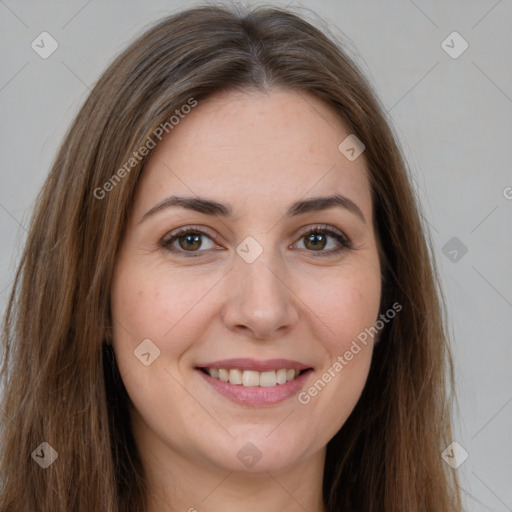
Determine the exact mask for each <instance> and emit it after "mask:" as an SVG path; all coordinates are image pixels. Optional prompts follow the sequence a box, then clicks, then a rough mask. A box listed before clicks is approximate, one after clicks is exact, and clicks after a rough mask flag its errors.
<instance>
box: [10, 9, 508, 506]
mask: <svg viewBox="0 0 512 512" xmlns="http://www.w3.org/2000/svg"><path fill="white" fill-rule="evenodd" d="M195 3H197V2H186V3H185V2H183V1H169V0H167V1H164V0H151V1H147V0H146V1H144V2H142V1H135V0H130V1H123V2H121V1H119V0H118V1H113V0H108V1H101V0H91V1H88V2H87V1H86V0H73V1H56V0H51V1H50V0H47V1H45V2H37V1H36V0H33V1H17V0H0V48H1V49H2V50H1V71H0V73H1V74H0V109H1V113H2V115H1V135H2V136H1V143H0V144H1V146H0V147H1V157H2V161H1V174H0V233H1V234H0V237H1V238H0V240H1V244H0V306H1V308H2V311H3V310H4V308H5V304H6V300H7V296H8V290H9V288H10V285H11V283H12V279H13V275H14V268H15V264H16V262H17V261H18V258H19V255H20V250H21V246H22V243H23V241H24V239H25V235H26V230H25V226H27V223H28V219H29V216H30V212H31V210H32V207H33V202H34V200H35V197H36V194H37V192H38V191H39V189H40V187H41V186H42V184H43V181H44V179H45V177H46V175H47V173H48V171H49V168H50V166H51V162H52V159H53V157H54V156H55V151H56V149H57V146H58V144H59V142H60V141H61V139H62V137H63V135H64V133H65V131H66V129H67V126H68V125H69V123H70V121H71V120H72V118H73V116H74V115H75V114H76V112H77V109H78V108H79V106H80V105H81V104H82V102H83V101H84V99H85V98H86V96H87V94H88V92H89V89H90V87H91V86H92V85H93V84H94V82H95V80H96V79H97V78H98V76H99V74H100V73H101V72H102V71H103V70H104V69H105V67H106V66H107V65H108V63H109V62H110V60H111V58H112V57H113V56H114V55H116V54H117V53H118V52H119V51H120V50H122V49H123V48H124V47H125V46H126V44H127V43H128V42H130V41H131V40H132V39H133V38H134V37H135V36H136V35H138V34H139V33H141V32H142V31H143V30H144V29H145V28H146V27H148V26H149V25H150V24H151V23H152V22H153V21H155V20H157V19H159V18H160V17H162V16H165V15H167V14H170V13H172V12H175V11H176V10H180V8H182V7H185V6H191V5H193V4H195ZM245 3H246V4H247V3H248V4H253V3H255V2H245ZM290 3H291V5H293V6H299V5H302V6H305V7H307V8H310V9H312V10H314V11H315V12H316V13H318V14H319V15H320V16H321V17H322V18H324V19H325V20H326V21H327V22H328V24H329V26H330V28H331V30H332V31H333V32H334V33H335V34H336V35H338V36H339V37H341V38H342V39H343V40H344V41H345V42H346V44H347V45H348V49H349V53H350V54H351V55H352V56H353V58H355V59H356V61H357V62H358V63H359V65H360V66H361V67H362V68H363V70H364V71H365V72H366V73H367V75H368V76H369V78H370V80H371V81H372V82H373V84H374V86H375V89H376V91H377V93H378V95H379V96H380V98H381V100H382V102H383V104H384V106H385V108H386V110H388V111H389V113H390V116H391V118H392V123H393V126H394V128H395V130H396V132H397V134H398V136H399V138H400V142H401V144H402V146H403V149H404V152H405V156H406V158H407V159H408V163H409V166H410V170H411V173H412V175H413V179H414V183H415V186H416V189H417V192H418V195H419V197H420V198H421V201H422V205H423V208H424V216H425V219H426V222H427V223H428V224H429V225H430V227H431V235H432V240H433V243H434V247H435V257H436V259H437V261H438V264H439V268H440V272H441V277H442V280H443V288H444V292H445V295H446V300H447V304H448V313H449V318H450V330H451V333H452V336H453V350H454V356H455V363H456V368H455V370H456V378H457V394H458V400H459V407H458V408H454V414H455V421H456V425H455V427H456V428H455V434H454V440H455V441H457V442H458V443H459V444H460V445H461V446H463V447H464V449H465V450H466V451H467V452H468V453H469V457H468V458H467V460H466V461H465V462H464V463H463V464H462V465H461V466H460V467H459V469H458V471H459V474H460V476H461V478H462V483H463V486H464V488H465V489H466V493H465V497H464V500H465V503H466V506H467V509H468V511H471V512H473V511H475V512H476V511H481V510H486V511H495V512H506V511H512V486H511V485H510V482H511V481H512V480H511V477H512V462H511V459H512V440H511V435H510V431H511V424H512V421H511V420H512V335H511V333H512V321H511V319H512V314H511V313H512V286H511V285H512V272H511V270H510V261H512V260H511V255H512V239H511V238H512V237H511V220H512V172H511V165H510V163H511V160H512V159H511V146H512V144H511V143H512V121H511V120H512V58H511V52H512V2H511V0H499V1H496V0H489V1H487V0H486V1H448V2H443V1H441V0H438V1H437V0H436V1H420V0H416V1H414V2H413V1H412V0H411V1H409V0H400V1H388V2H382V1H381V2H379V1H371V2H370V1H359V2H357V1H355V0H354V1H352V0H351V1H335V0H332V1H327V0H317V1H315V2H312V1H310V2H302V3H299V2H275V4H276V5H282V6H284V5H287V4H290ZM313 22H315V21H314V19H313ZM43 31H47V32H49V33H50V34H51V35H52V37H53V38H55V39H56V40H57V42H58V44H59V47H58V49H57V50H56V51H55V53H53V54H52V55H51V56H50V57H49V58H47V59H42V58H41V57H40V56H39V55H38V54H37V53H36V52H35V51H34V50H33V49H32V48H31V42H32V41H33V40H34V39H36V37H37V36H38V35H39V34H40V33H41V32H43ZM453 31H457V32H459V33H460V34H461V35H462V37H463V38H464V39H465V40H466V41H467V42H468V44H469V47H468V49H467V50H466V51H465V52H464V53H463V54H462V55H460V56H459V57H458V58H456V59H454V58H452V57H450V56H449V55H448V54H447V53H446V52H445V51H444V50H443V48H442V47H441V43H442V41H443V40H445V38H446V37H447V36H448V35H449V34H451V33H452V32H453ZM449 44H450V45H453V44H456V46H455V49H457V48H458V47H460V46H457V45H458V43H453V44H452V43H451V42H450V43H449ZM507 187H511V188H507ZM507 196H508V198H507ZM453 237H457V238H458V239H459V240H460V242H457V241H453V240H452V241H451V242H450V243H449V244H448V245H446V244H447V243H448V242H449V241H450V240H451V239H452V238H453ZM460 243H462V244H463V245H464V246H465V247H466V248H467V253H465V254H462V251H461V250H460V249H461V247H462V246H461V245H460ZM453 244H455V245H453ZM457 244H459V246H458V247H457ZM443 248H444V249H443ZM454 249H455V250H456V251H457V254H455V253H453V250H454ZM450 253H451V254H450ZM454 258H456V261H452V260H453V259H454ZM418 457H421V446H418Z"/></svg>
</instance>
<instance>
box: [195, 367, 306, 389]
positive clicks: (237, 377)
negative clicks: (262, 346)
mask: <svg viewBox="0 0 512 512" xmlns="http://www.w3.org/2000/svg"><path fill="white" fill-rule="evenodd" d="M201 370H202V371H203V372H205V373H207V374H208V375H209V376H210V377H212V378H214V379H217V380H220V381H222V382H229V383H230V384H234V385H236V386H240V385H241V386H246V387H255V386H261V387H271V386H276V385H282V384H286V383H287V382H290V381H292V380H294V379H295V378H296V377H298V376H299V375H300V374H301V372H304V371H306V370H294V369H286V368H280V369H279V370H269V371H265V372H258V371H255V370H242V369H238V368H232V369H231V370H228V369H226V368H201Z"/></svg>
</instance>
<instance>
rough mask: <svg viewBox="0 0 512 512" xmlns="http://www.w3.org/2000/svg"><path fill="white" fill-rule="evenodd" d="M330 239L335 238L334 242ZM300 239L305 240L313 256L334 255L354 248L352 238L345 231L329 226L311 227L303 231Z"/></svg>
mask: <svg viewBox="0 0 512 512" xmlns="http://www.w3.org/2000/svg"><path fill="white" fill-rule="evenodd" d="M330 239H333V240H334V242H331V241H330ZM300 240H301V241H302V240H304V242H303V244H304V247H305V249H306V250H307V252H309V253H312V254H311V255H312V256H332V255H335V254H338V253H340V252H342V251H344V250H346V249H351V248H352V245H351V242H350V240H349V239H348V238H347V237H346V236H345V235H344V234H343V233H341V232H338V231H337V230H336V231H335V230H334V229H332V228H330V227H329V226H315V227H313V228H310V229H309V230H307V231H306V232H305V233H302V236H301V239H300ZM328 246H330V247H328ZM326 247H327V249H326ZM314 253H316V254H314Z"/></svg>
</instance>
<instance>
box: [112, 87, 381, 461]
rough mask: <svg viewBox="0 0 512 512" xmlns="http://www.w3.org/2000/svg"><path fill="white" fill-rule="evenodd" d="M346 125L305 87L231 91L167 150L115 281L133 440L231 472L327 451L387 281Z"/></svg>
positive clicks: (349, 401) (153, 172)
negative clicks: (344, 148)
mask: <svg viewBox="0 0 512 512" xmlns="http://www.w3.org/2000/svg"><path fill="white" fill-rule="evenodd" d="M349 134H350V132H349V131H347V129H346V128H345V127H344V125H343V124H342V122H341V121H340V120H339V119H338V117H337V116H336V115H335V113H333V112H332V111H331V110H330V109H329V107H327V106H326V105H324V104H323V103H322V102H320V101H319V100H317V99H315V98H314V97H312V96H309V95H306V94H304V93H300V94H299V93H296V92H291V91H287V90H274V91H272V92H270V93H268V94H263V93H260V92H244V93H242V92H223V93H220V94H217V95H216V96H213V97H210V98H209V99H207V100H205V101H204V102H200V103H199V104H198V106H197V107H195V108H194V109H193V110H192V111H191V112H190V113H189V114H187V116H186V117H185V118H184V119H182V120H181V121H180V123H179V125H176V126H174V128H173V130H172V131H170V132H169V134H168V135H167V136H166V138H163V139H162V141H161V142H160V143H159V145H158V146H157V148H156V149H155V150H154V152H153V154H152V156H151V158H150V160H149V162H148V164H147V167H146V168H145V170H144V172H143V173H142V176H141V180H140V181H139V183H138V185H137V187H138V188H137V192H136V197H135V201H134V204H133V209H132V211H131V217H130V219H129V222H128V227H127V231H126V234H125V237H124V239H123V240H122V243H121V247H120V251H119V254H118V259H117V262H116V266H115V269H114V279H113V282H112V288H111V306H112V317H113V325H114V338H113V345H114V351H115V353H116V357H117V362H118V366H119V370H120V373H121V376H122V378H123V381H124V384H125V386H126V389H127V391H128V394H129V396H130V399H131V402H132V404H131V407H132V412H131V414H132V421H133V429H134V434H135V437H136V440H138V441H140V442H144V443H150V444H151V443H152V445H153V446H159V447H160V450H159V453H167V454H169V455H170V456H172V455H175V456H176V457H179V456H181V457H186V458H187V460H189V461H195V462H197V463H198V464H201V465H202V467H212V468H218V469H222V470H227V471H276V470H279V469H283V468H287V467H293V466H294V465H297V464H298V463H300V462H304V461H306V460H307V459H309V458H311V457H314V456H315V455H317V454H322V453H325V452H324V451H325V445H326V444H327V442H328V441H329V440H330V439H331V438H332V437H333V436H334V435H335V433H336V432H337V431H338V430H339V429H340V427H341V426H342V425H343V424H344V422H345V421H346V419H347V417H348V416H349V415H350V413H351V412H352V410H353V408H354V406H355V404H356V402H357V400H358V398H359V396H360V394H361V392H362V389H363V387H364V385H365V382H366V379H367V376H368V371H369V366H370V360H371V355H372V349H373V347H372V342H371V338H368V340H369V341H368V342H367V343H366V344H365V343H361V341H359V340H358V336H360V335H361V333H363V332H365V329H367V328H369V327H372V326H373V325H374V323H375V322H376V320H377V318H378V312H379V311H378V310H379V302H380V294H381V275H380V266H379V259H378V251H377V244H376V237H375V232H374V227H373V225H372V203H371V196H370V187H369V181H368V174H367V169H366V164H365V160H364V153H363V154H362V155H361V156H360V157H358V158H356V159H355V160H349V159H348V158H347V157H345V155H344V154H343V153H342V152H341V151H340V150H339V149H338V146H339V145H340V143H341V142H342V141H343V140H344V139H345V138H346V137H347V136H348V135H349ZM332 196H337V198H338V199H337V200H331V201H330V202H322V201H316V202H311V199H313V198H315V199H322V198H328V197H332ZM171 197H175V198H184V199H182V200H178V199H175V200H174V202H173V201H168V199H169V198H171ZM206 201H208V202H213V203H206ZM171 203H172V204H171ZM156 205H159V206H158V207H157V208H155V206H156ZM359 339H361V336H360V338H359ZM354 343H355V344H354ZM357 347H358V348H357ZM298 370H300V373H299V371H298ZM312 420H314V421H312ZM257 459H259V460H257ZM254 461H257V463H255V462H254Z"/></svg>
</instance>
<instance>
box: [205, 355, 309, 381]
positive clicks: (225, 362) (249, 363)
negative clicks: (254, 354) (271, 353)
mask: <svg viewBox="0 0 512 512" xmlns="http://www.w3.org/2000/svg"><path fill="white" fill-rule="evenodd" d="M196 368H219V369H220V368H224V369H226V370H232V369H238V370H254V371H257V372H265V371H269V370H280V369H283V368H284V369H286V370H307V369H309V368H311V366H310V365H307V364H303V363H301V362H299V361H293V360H291V359H267V360H265V361H258V360H257V359H250V358H238V359H222V360H221V361H214V362H210V363H204V364H198V365H196ZM290 382H293V381H290ZM282 386H285V384H282Z"/></svg>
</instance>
